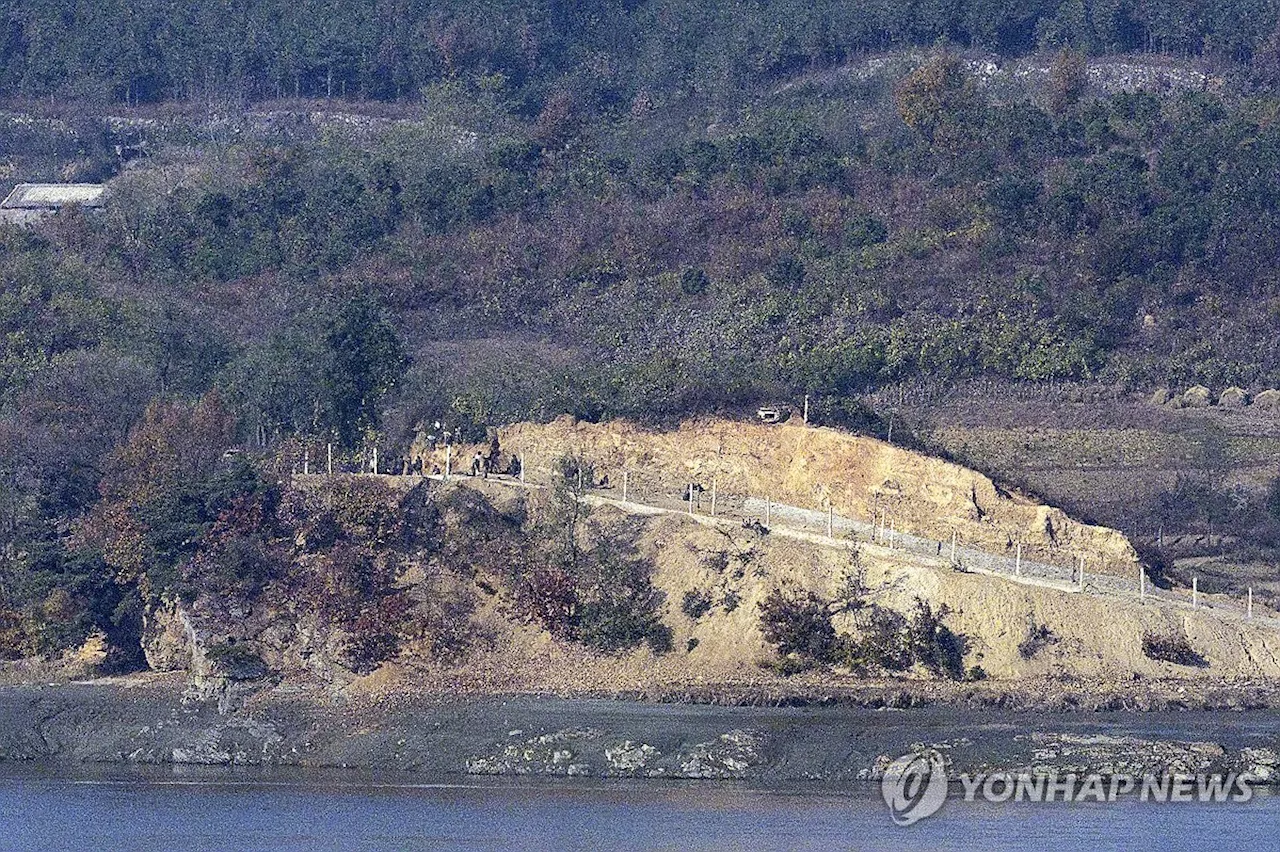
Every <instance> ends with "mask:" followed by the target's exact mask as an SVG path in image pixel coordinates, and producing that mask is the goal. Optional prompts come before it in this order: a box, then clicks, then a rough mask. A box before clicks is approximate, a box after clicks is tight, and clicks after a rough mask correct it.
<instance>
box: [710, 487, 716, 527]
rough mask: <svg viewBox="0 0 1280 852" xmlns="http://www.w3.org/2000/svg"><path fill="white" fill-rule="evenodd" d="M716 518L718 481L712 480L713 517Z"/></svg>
mask: <svg viewBox="0 0 1280 852" xmlns="http://www.w3.org/2000/svg"><path fill="white" fill-rule="evenodd" d="M715 516H716V481H715V480H714V479H713V480H711V517H713V518H714V517H715Z"/></svg>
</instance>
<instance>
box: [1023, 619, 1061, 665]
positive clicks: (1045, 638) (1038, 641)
mask: <svg viewBox="0 0 1280 852" xmlns="http://www.w3.org/2000/svg"><path fill="white" fill-rule="evenodd" d="M1057 641H1058V637H1057V636H1055V635H1054V634H1053V631H1052V630H1050V629H1049V628H1048V627H1045V626H1044V625H1043V624H1035V623H1032V624H1031V626H1030V627H1028V628H1027V635H1026V636H1025V637H1024V638H1023V640H1022V641H1021V642H1019V643H1018V655H1019V656H1021V657H1022V659H1024V660H1029V659H1031V658H1032V657H1034V656H1035V655H1036V654H1038V653H1040V652H1041V651H1042V650H1044V649H1045V648H1047V647H1048V646H1050V645H1053V644H1056V643H1057Z"/></svg>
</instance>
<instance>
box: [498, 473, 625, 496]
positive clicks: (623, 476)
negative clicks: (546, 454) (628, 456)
mask: <svg viewBox="0 0 1280 852" xmlns="http://www.w3.org/2000/svg"><path fill="white" fill-rule="evenodd" d="M521 470H523V468H521ZM622 502H623V503H625V502H627V471H625V470H624V471H623V472H622Z"/></svg>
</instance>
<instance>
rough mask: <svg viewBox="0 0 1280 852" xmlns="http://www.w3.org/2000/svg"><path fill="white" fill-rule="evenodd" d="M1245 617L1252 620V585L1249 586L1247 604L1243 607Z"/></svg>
mask: <svg viewBox="0 0 1280 852" xmlns="http://www.w3.org/2000/svg"><path fill="white" fill-rule="evenodd" d="M1245 618H1247V619H1249V620H1250V621H1253V586H1250V587H1249V604H1248V606H1247V607H1246V608H1245Z"/></svg>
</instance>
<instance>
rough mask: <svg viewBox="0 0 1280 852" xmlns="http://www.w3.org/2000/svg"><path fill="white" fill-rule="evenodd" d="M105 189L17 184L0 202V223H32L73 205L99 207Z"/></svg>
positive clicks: (84, 185) (97, 185) (94, 185)
mask: <svg viewBox="0 0 1280 852" xmlns="http://www.w3.org/2000/svg"><path fill="white" fill-rule="evenodd" d="M106 189H107V188H106V187H105V186H103V185H102V184H100V183H20V184H18V185H17V186H16V187H14V189H13V192H11V193H9V197H8V198H6V199H5V200H4V201H0V222H16V223H22V222H34V221H36V220H38V219H42V218H44V217H45V216H49V215H51V214H53V213H56V212H57V211H58V210H61V209H62V208H63V207H68V206H70V205H73V204H75V205H79V206H80V207H89V208H96V207H102V206H103V205H104V204H106V198H105V197H104V195H105V193H106Z"/></svg>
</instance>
